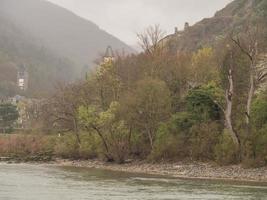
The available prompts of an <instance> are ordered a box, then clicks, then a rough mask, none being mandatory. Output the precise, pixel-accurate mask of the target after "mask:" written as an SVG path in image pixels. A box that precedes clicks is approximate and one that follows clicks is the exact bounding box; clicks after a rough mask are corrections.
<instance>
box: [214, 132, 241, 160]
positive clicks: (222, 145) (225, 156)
mask: <svg viewBox="0 0 267 200" xmlns="http://www.w3.org/2000/svg"><path fill="white" fill-rule="evenodd" d="M215 158H216V161H217V162H218V163H220V164H222V165H228V164H234V163H237V162H238V152H237V149H236V146H235V145H234V143H233V140H232V138H231V137H230V134H229V133H228V131H227V130H224V132H223V134H222V135H221V137H220V139H219V143H218V144H217V145H216V147H215Z"/></svg>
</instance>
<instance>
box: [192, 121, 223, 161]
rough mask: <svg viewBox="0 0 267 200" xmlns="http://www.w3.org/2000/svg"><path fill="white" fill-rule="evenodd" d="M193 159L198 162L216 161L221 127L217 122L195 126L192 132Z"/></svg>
mask: <svg viewBox="0 0 267 200" xmlns="http://www.w3.org/2000/svg"><path fill="white" fill-rule="evenodd" d="M190 133H191V138H190V143H191V157H192V158H193V159H196V160H214V151H215V146H216V144H218V141H219V136H220V133H221V125H220V124H218V123H216V122H210V123H202V124H197V125H194V126H193V127H192V128H191V130H190Z"/></svg>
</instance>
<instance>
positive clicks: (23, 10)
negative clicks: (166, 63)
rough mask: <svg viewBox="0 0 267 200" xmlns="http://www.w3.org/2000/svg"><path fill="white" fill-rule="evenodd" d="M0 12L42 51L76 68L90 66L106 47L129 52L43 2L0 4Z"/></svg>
mask: <svg viewBox="0 0 267 200" xmlns="http://www.w3.org/2000/svg"><path fill="white" fill-rule="evenodd" d="M0 12H2V13H4V14H5V16H6V17H8V18H9V19H11V20H12V21H13V22H14V23H15V24H16V25H18V26H19V27H20V28H22V29H24V30H25V31H28V32H29V33H30V34H31V35H32V36H34V37H35V38H37V39H39V40H40V41H39V42H40V43H41V44H43V45H44V46H45V47H47V48H49V49H51V50H53V51H54V52H56V53H58V54H59V55H60V56H63V57H67V58H68V59H71V60H73V61H75V62H76V63H77V64H79V66H83V65H90V64H92V63H93V61H94V60H95V59H96V58H97V57H98V56H99V53H101V52H103V51H105V49H106V47H107V46H108V45H111V46H112V47H113V48H114V50H122V49H124V50H125V51H126V52H133V50H132V49H131V48H130V47H128V46H127V45H126V44H124V43H123V42H121V41H120V40H118V39H117V38H115V37H114V36H112V35H110V34H108V33H107V32H105V31H103V30H101V29H100V28H99V27H98V26H97V25H95V24H94V23H92V22H90V21H87V20H85V19H82V18H80V17H78V16H76V15H75V14H73V13H71V12H69V11H68V10H66V9H63V8H61V7H59V6H56V5H54V4H52V3H49V2H47V1H44V0H19V1H18V0H0Z"/></svg>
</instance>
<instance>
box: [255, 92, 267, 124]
mask: <svg viewBox="0 0 267 200" xmlns="http://www.w3.org/2000/svg"><path fill="white" fill-rule="evenodd" d="M252 120H253V123H254V126H255V127H256V128H261V127H263V126H264V125H266V124H267V95H266V94H262V95H260V96H259V97H258V98H257V99H256V100H255V101H254V102H253V105H252Z"/></svg>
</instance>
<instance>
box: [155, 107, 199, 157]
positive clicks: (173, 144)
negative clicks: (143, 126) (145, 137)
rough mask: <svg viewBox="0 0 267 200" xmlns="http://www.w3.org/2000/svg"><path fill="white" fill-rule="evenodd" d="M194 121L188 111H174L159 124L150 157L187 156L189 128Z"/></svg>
mask: <svg viewBox="0 0 267 200" xmlns="http://www.w3.org/2000/svg"><path fill="white" fill-rule="evenodd" d="M193 124H194V121H193V120H192V117H191V116H190V115H189V114H188V113H183V112H181V113H176V114H175V115H173V116H172V117H171V119H170V120H169V121H168V122H166V123H163V124H161V126H160V127H159V129H158V131H157V135H156V140H155V146H154V148H153V151H152V152H151V155H150V157H151V158H152V159H155V160H162V159H181V158H185V157H186V156H189V153H188V150H189V149H188V147H189V145H188V142H189V137H190V136H189V130H190V128H191V127H192V126H193Z"/></svg>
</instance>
